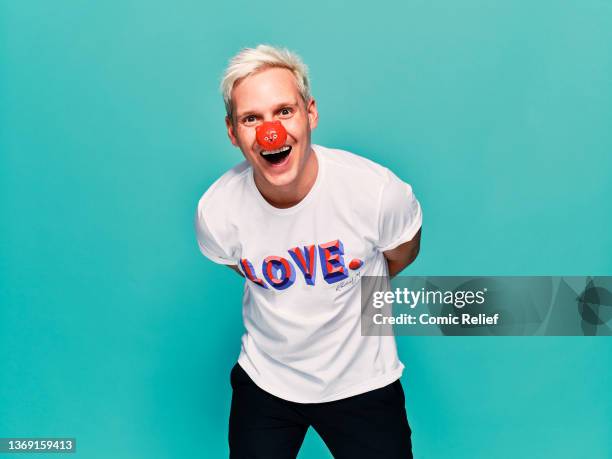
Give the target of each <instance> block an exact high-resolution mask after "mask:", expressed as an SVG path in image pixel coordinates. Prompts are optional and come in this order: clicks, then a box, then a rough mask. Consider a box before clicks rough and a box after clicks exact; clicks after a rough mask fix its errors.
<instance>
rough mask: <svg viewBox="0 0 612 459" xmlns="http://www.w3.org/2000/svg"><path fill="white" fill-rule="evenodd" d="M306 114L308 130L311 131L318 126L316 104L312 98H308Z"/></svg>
mask: <svg viewBox="0 0 612 459" xmlns="http://www.w3.org/2000/svg"><path fill="white" fill-rule="evenodd" d="M306 112H307V113H308V121H309V124H310V130H311V131H312V130H313V129H314V128H316V127H317V124H319V112H318V110H317V103H316V102H315V100H314V99H313V98H310V100H309V101H308V104H307V105H306Z"/></svg>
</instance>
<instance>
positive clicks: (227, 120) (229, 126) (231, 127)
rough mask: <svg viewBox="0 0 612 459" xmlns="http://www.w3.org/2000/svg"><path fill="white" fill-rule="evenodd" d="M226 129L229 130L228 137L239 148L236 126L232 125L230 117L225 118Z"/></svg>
mask: <svg viewBox="0 0 612 459" xmlns="http://www.w3.org/2000/svg"><path fill="white" fill-rule="evenodd" d="M225 127H226V128H227V136H228V137H229V139H230V141H231V142H232V145H233V146H235V147H237V146H238V139H237V138H236V132H235V131H234V125H233V124H232V119H231V118H230V117H229V116H226V117H225Z"/></svg>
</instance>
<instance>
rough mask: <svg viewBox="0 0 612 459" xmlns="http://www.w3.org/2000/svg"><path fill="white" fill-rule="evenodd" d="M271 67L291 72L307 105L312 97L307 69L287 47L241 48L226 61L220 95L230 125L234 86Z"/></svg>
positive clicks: (261, 46)
mask: <svg viewBox="0 0 612 459" xmlns="http://www.w3.org/2000/svg"><path fill="white" fill-rule="evenodd" d="M272 67H280V68H285V69H287V70H290V71H291V72H292V73H293V76H294V77H295V82H296V83H297V88H298V91H299V92H300V96H301V97H302V99H303V100H304V102H305V103H308V101H309V100H310V97H311V96H310V82H309V81H308V67H306V65H305V64H304V62H302V59H301V58H300V57H299V56H298V55H297V54H295V53H293V52H292V51H289V50H288V49H286V48H276V47H274V46H270V45H258V46H257V47H256V48H244V49H242V50H241V51H240V52H239V53H238V54H236V55H235V56H234V57H233V58H232V59H231V60H230V61H229V64H228V66H227V68H226V69H225V72H224V74H223V79H222V80H221V93H222V94H223V102H224V103H225V112H226V113H227V116H228V117H229V118H230V119H231V120H232V122H233V116H232V115H233V107H232V89H233V88H234V85H235V84H236V83H238V82H239V81H241V80H243V79H244V78H246V77H248V76H249V75H253V74H254V73H257V72H259V71H261V70H264V69H267V68H272Z"/></svg>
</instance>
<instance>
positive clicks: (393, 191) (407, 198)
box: [378, 171, 423, 252]
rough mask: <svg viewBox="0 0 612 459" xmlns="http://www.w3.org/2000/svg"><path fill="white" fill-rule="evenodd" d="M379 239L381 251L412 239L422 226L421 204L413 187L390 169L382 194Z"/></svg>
mask: <svg viewBox="0 0 612 459" xmlns="http://www.w3.org/2000/svg"><path fill="white" fill-rule="evenodd" d="M379 209H380V210H379V218H378V229H379V241H378V248H379V250H380V251H381V252H384V251H387V250H391V249H394V248H396V247H397V246H399V245H401V244H403V243H404V242H408V241H410V240H411V239H412V238H413V237H414V235H415V234H416V233H417V232H418V230H419V228H421V224H422V221H423V216H422V213H421V205H420V204H419V201H418V200H417V198H416V196H415V195H414V193H413V192H412V187H411V186H410V185H409V184H407V183H405V182H403V181H402V180H400V179H399V178H398V177H397V176H396V175H395V174H394V173H393V172H391V171H388V181H387V182H386V183H385V185H384V187H383V190H382V192H381V196H380V206H379Z"/></svg>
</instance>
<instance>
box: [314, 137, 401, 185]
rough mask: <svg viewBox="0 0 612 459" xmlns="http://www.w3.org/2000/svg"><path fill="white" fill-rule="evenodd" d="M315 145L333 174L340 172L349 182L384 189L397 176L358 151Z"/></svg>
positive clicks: (344, 180)
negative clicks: (357, 152)
mask: <svg viewBox="0 0 612 459" xmlns="http://www.w3.org/2000/svg"><path fill="white" fill-rule="evenodd" d="M314 147H315V148H316V150H317V152H319V153H320V154H321V155H322V156H323V158H324V160H325V162H326V168H327V169H329V170H331V171H332V174H339V175H340V176H341V177H342V178H343V182H346V183H347V184H349V183H350V182H354V184H355V185H356V186H358V187H361V188H364V187H365V188H369V189H370V190H371V189H372V187H374V188H378V189H382V188H384V187H385V185H386V184H388V183H389V182H390V181H392V180H393V178H394V177H395V174H393V172H391V170H389V169H388V168H387V167H385V166H383V165H381V164H379V163H377V162H374V161H372V160H371V159H368V158H366V157H364V156H361V155H358V154H356V153H352V152H350V151H346V150H342V149H339V148H328V147H323V146H321V145H315V146H314Z"/></svg>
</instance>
